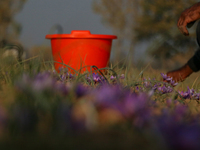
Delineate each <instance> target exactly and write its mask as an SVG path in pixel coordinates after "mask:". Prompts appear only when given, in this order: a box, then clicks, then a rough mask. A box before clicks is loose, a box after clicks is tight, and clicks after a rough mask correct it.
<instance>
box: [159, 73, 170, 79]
mask: <svg viewBox="0 0 200 150" xmlns="http://www.w3.org/2000/svg"><path fill="white" fill-rule="evenodd" d="M160 74H161V76H162V77H163V79H164V80H167V78H168V77H167V75H166V74H164V73H160Z"/></svg>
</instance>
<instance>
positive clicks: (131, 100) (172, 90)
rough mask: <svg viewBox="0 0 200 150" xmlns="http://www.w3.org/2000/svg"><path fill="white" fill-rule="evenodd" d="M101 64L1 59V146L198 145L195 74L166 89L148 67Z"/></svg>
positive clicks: (199, 107)
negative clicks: (74, 66)
mask: <svg viewBox="0 0 200 150" xmlns="http://www.w3.org/2000/svg"><path fill="white" fill-rule="evenodd" d="M105 70H106V71H105V72H101V71H99V70H96V73H98V74H93V73H91V72H88V73H85V74H73V75H72V74H70V72H67V69H61V71H60V73H57V72H56V71H55V70H54V67H53V62H52V61H44V60H43V58H41V57H33V58H30V59H27V60H24V61H23V62H22V63H17V62H16V61H11V60H4V59H1V63H0V83H1V86H0V147H2V148H3V149H13V148H20V149H37V148H41V147H42V148H48V149H62V148H63V149H64V148H69V149H133V148H135V149H166V150H169V149H170V150H171V149H190V150H191V149H199V148H200V144H199V141H198V139H199V138H200V122H199V115H200V105H199V99H198V98H199V97H198V96H199V86H200V85H199V84H200V78H199V74H198V73H195V74H193V75H191V76H190V77H189V78H188V79H187V80H186V81H184V82H183V83H179V84H178V85H177V86H176V87H173V86H171V85H170V84H167V83H163V82H162V76H161V74H160V73H165V71H164V70H154V69H153V68H152V67H151V66H150V65H149V66H146V67H144V68H142V69H137V68H135V67H133V66H131V65H127V66H125V65H124V66H123V65H122V66H120V67H119V66H118V65H117V64H116V65H113V64H112V65H110V66H109V68H106V69H105ZM188 87H189V90H188ZM191 89H194V90H195V92H193V91H190V90H191ZM181 91H184V92H188V93H189V94H188V93H187V94H188V95H187V96H185V95H181V94H180V92H181ZM184 96H185V97H184Z"/></svg>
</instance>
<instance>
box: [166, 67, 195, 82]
mask: <svg viewBox="0 0 200 150" xmlns="http://www.w3.org/2000/svg"><path fill="white" fill-rule="evenodd" d="M192 73H193V71H192V69H191V68H190V67H189V65H188V64H186V65H184V66H183V67H181V68H180V69H177V70H174V71H170V72H168V73H167V76H168V77H172V79H173V80H174V81H175V82H182V81H184V80H185V79H186V78H187V77H188V76H190V75H191V74H192ZM163 81H164V82H167V81H165V80H163Z"/></svg>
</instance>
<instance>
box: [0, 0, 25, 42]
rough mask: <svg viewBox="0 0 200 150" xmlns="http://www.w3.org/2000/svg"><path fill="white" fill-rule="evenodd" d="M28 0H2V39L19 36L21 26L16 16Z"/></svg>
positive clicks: (0, 37)
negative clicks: (15, 18)
mask: <svg viewBox="0 0 200 150" xmlns="http://www.w3.org/2000/svg"><path fill="white" fill-rule="evenodd" d="M25 2H26V0H0V41H3V40H4V41H9V40H10V39H13V38H14V39H15V38H17V37H18V35H19V34H20V31H21V26H20V24H19V23H17V22H16V21H15V20H14V16H15V15H16V14H17V13H18V12H19V11H21V9H22V8H23V5H24V3H25Z"/></svg>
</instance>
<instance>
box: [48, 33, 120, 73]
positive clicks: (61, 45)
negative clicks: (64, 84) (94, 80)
mask: <svg viewBox="0 0 200 150" xmlns="http://www.w3.org/2000/svg"><path fill="white" fill-rule="evenodd" d="M46 38H47V39H51V46H52V54H53V59H54V61H57V62H60V63H64V64H66V65H69V66H70V67H72V68H73V69H75V70H77V71H78V70H80V69H81V70H80V72H84V71H86V70H88V71H90V69H91V67H90V66H96V67H98V68H105V67H106V66H107V65H108V62H109V58H110V52H111V46H112V39H116V38H117V37H116V36H113V35H95V34H90V31H72V32H71V34H54V35H46ZM60 63H54V66H55V69H56V70H57V71H59V67H66V66H64V65H62V64H60ZM86 66H87V67H86ZM69 70H70V69H69ZM70 71H71V72H73V71H72V70H70Z"/></svg>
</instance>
